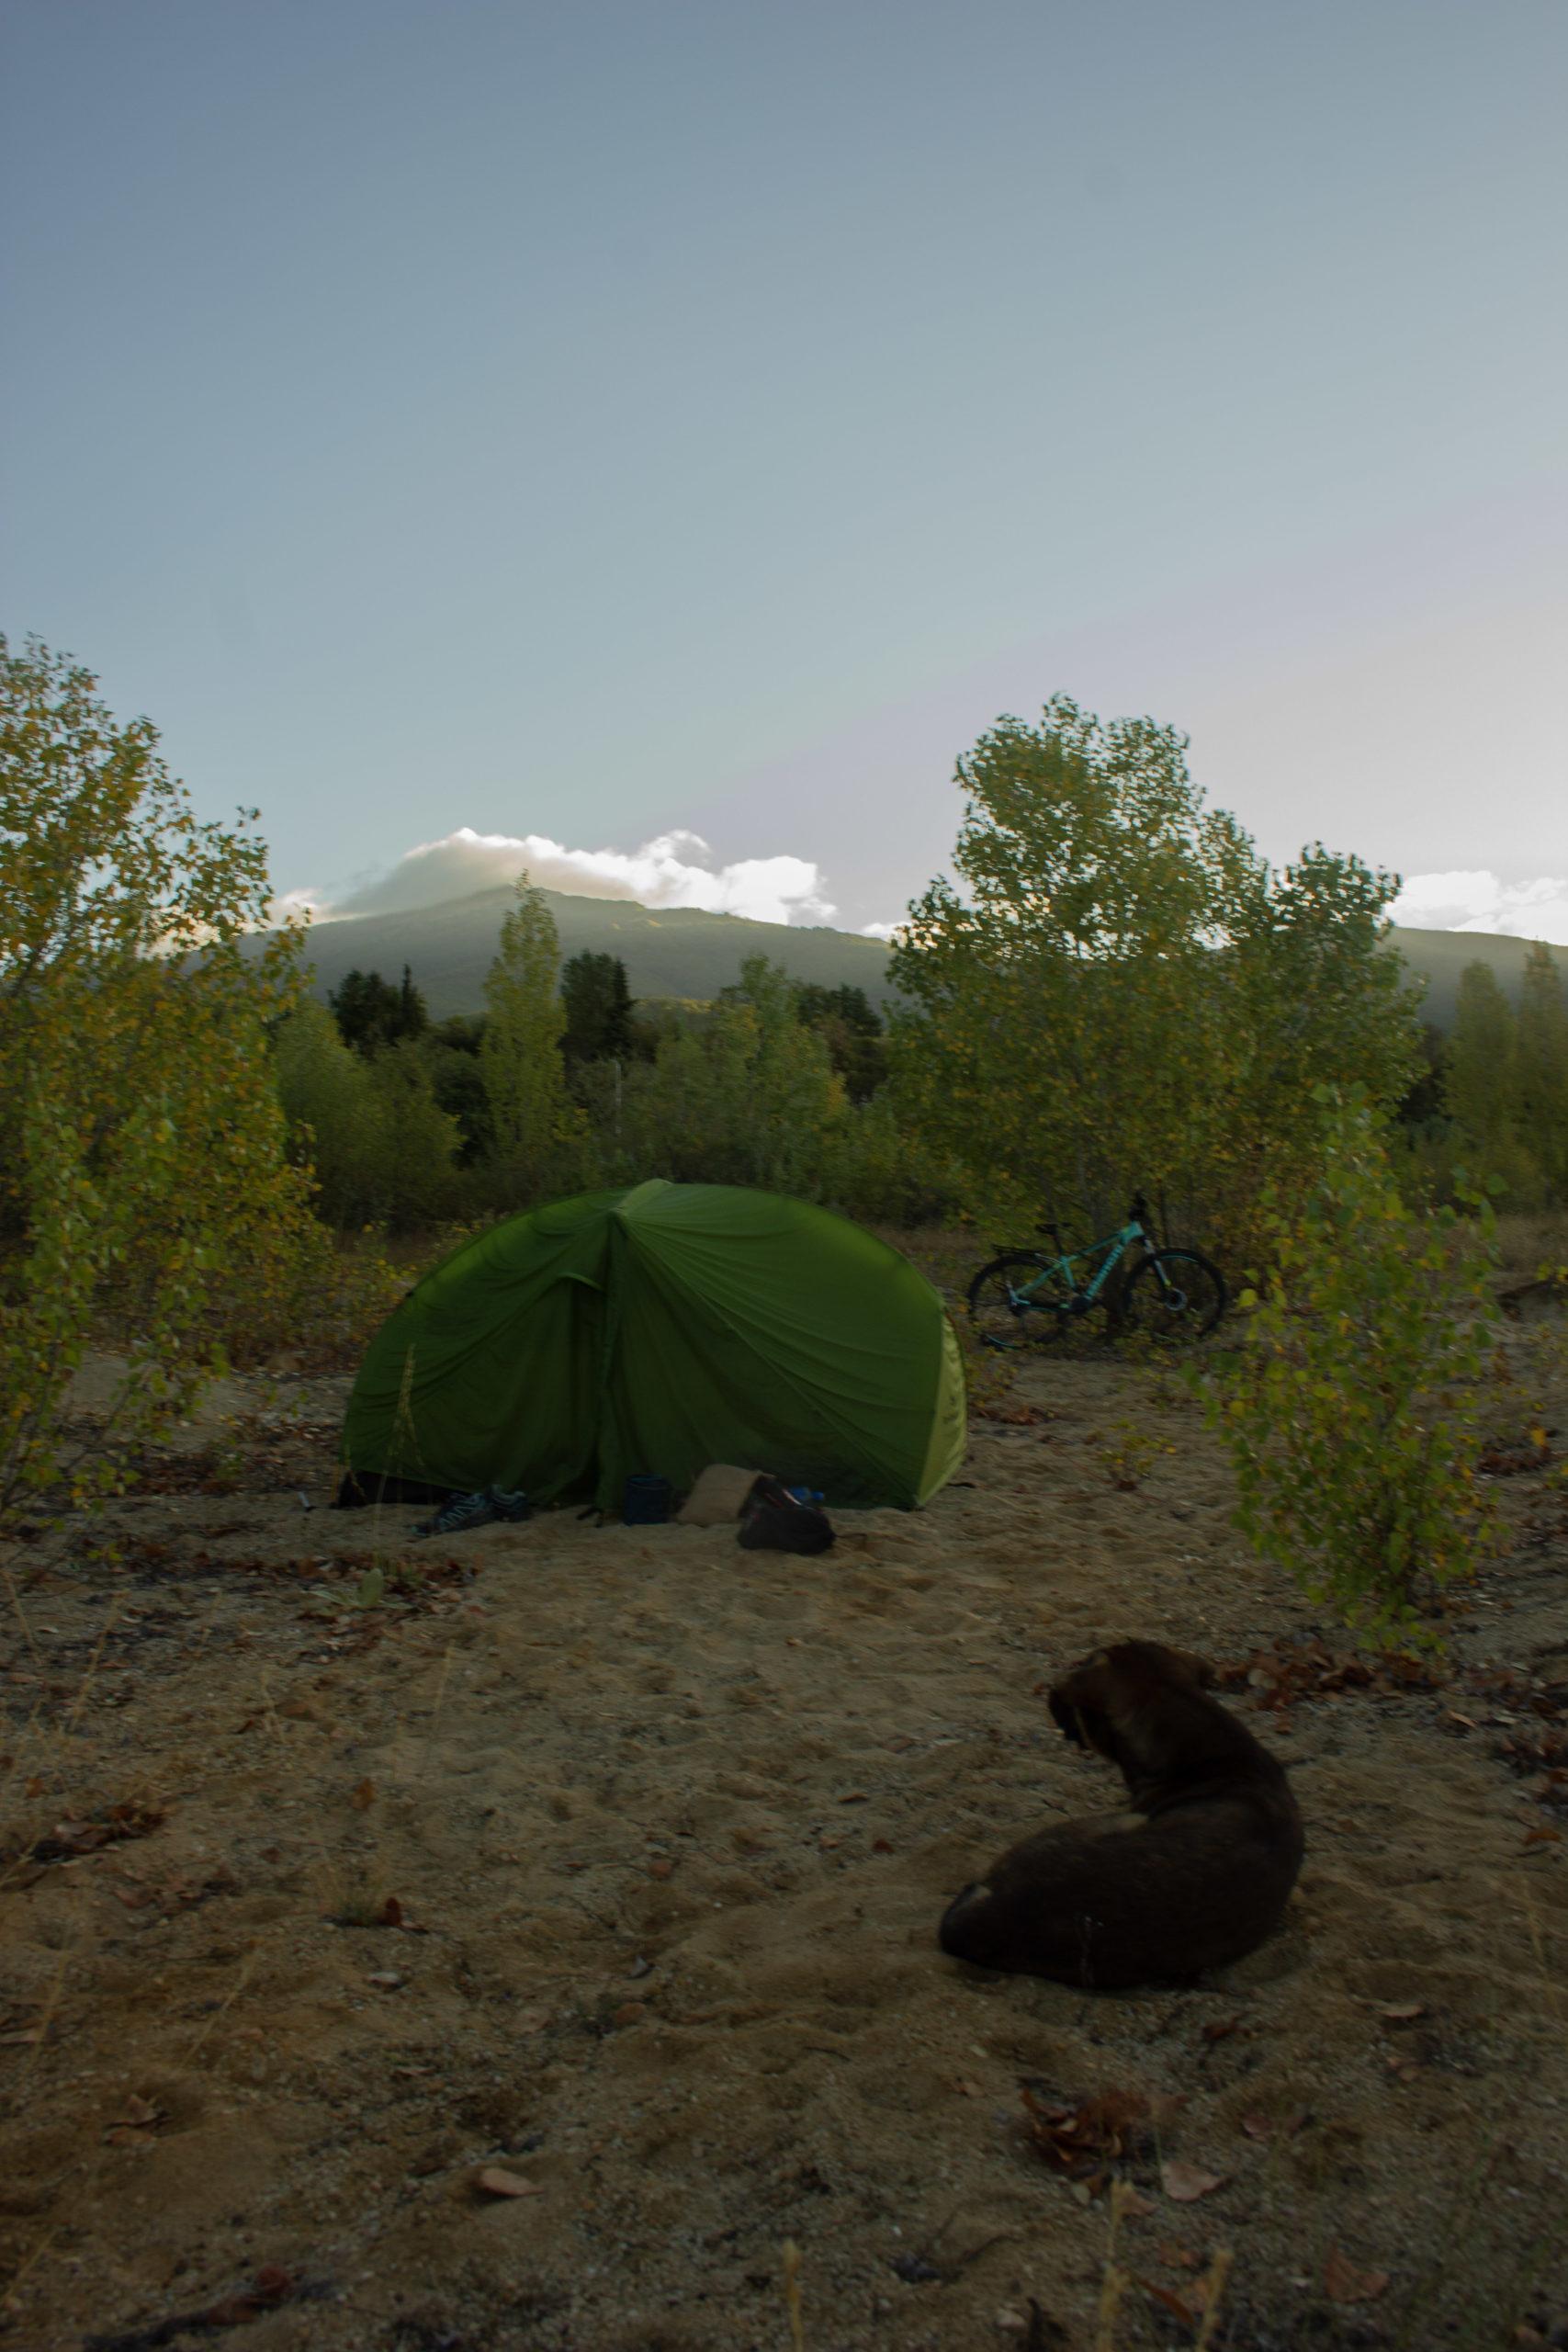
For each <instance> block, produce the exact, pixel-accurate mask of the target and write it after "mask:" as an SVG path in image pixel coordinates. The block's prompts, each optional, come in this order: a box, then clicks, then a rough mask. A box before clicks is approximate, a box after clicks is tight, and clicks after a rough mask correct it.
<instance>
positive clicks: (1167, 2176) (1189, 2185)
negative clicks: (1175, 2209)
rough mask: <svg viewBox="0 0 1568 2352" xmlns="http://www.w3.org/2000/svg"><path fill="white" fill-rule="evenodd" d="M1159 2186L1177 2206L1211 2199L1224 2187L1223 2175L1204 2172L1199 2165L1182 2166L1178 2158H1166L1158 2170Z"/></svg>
mask: <svg viewBox="0 0 1568 2352" xmlns="http://www.w3.org/2000/svg"><path fill="white" fill-rule="evenodd" d="M1159 2177H1160V2186H1161V2188H1163V2189H1164V2190H1165V2193H1166V2195H1167V2196H1168V2197H1169V2198H1172V2199H1174V2200H1175V2201H1176V2203H1177V2204H1178V2205H1190V2204H1193V2203H1194V2202H1195V2201H1196V2200H1197V2199H1199V2198H1200V2197H1212V2196H1213V2192H1214V2190H1215V2189H1216V2188H1224V2174H1223V2173H1217V2172H1205V2171H1204V2170H1203V2168H1202V2166H1201V2165H1190V2164H1184V2163H1183V2162H1182V2160H1181V2158H1180V2157H1179V2156H1168V2157H1167V2158H1166V2160H1165V2162H1164V2164H1162V2165H1161V2166H1160V2168H1159Z"/></svg>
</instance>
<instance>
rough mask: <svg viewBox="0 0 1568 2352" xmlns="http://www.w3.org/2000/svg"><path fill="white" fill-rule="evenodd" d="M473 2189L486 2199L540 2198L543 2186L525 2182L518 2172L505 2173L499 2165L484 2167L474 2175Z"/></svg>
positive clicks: (528, 2181) (541, 2183) (535, 2182)
mask: <svg viewBox="0 0 1568 2352" xmlns="http://www.w3.org/2000/svg"><path fill="white" fill-rule="evenodd" d="M474 2187H475V2188H477V2189H479V2191H480V2192H481V2194H482V2195H484V2196H486V2197H542V2196H543V2195H544V2193H545V2189H544V2184H543V2182H542V2181H537V2180H525V2179H524V2177H523V2175H522V2174H521V2173H520V2172H507V2171H506V2170H505V2168H504V2167H503V2166H502V2165H484V2166H482V2167H481V2169H480V2170H479V2172H477V2173H476V2174H475V2175H474Z"/></svg>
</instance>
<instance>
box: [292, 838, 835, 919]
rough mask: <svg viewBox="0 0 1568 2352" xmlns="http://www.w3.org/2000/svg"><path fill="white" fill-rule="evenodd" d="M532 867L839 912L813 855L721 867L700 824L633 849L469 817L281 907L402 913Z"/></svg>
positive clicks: (658, 902) (627, 884)
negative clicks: (572, 842)
mask: <svg viewBox="0 0 1568 2352" xmlns="http://www.w3.org/2000/svg"><path fill="white" fill-rule="evenodd" d="M525 869H526V870H527V873H528V875H529V877H530V879H531V880H533V881H534V882H536V883H537V884H538V885H539V886H540V888H543V889H547V890H564V891H566V892H568V893H569V894H570V896H572V897H574V898H585V899H636V900H637V902H638V903H639V904H640V905H642V906H645V907H700V908H702V909H704V910H705V911H706V912H707V913H709V914H731V915H745V916H747V917H749V918H750V921H752V922H786V923H830V922H832V920H833V915H834V911H835V910H834V908H833V906H832V904H831V902H830V901H829V899H828V898H827V897H826V896H825V895H824V890H823V876H822V872H821V869H820V867H819V866H818V865H817V864H816V863H815V861H814V860H813V859H810V858H805V857H784V856H780V857H743V858H738V859H736V860H735V861H734V862H733V863H731V864H730V865H718V866H716V865H714V864H713V853H712V851H711V850H710V849H709V847H708V844H707V842H705V841H704V840H703V838H702V836H701V834H700V833H691V832H669V833H660V834H658V835H657V836H656V837H655V838H654V839H653V840H652V841H649V842H643V844H642V846H641V847H640V848H639V849H635V850H631V851H626V850H617V849H569V848H568V847H567V846H566V844H565V843H564V842H556V841H551V840H550V839H549V838H548V836H547V834H544V833H522V834H513V833H476V832H475V831H473V829H472V828H471V827H470V826H468V825H459V826H458V828H457V831H455V832H451V833H447V834H446V835H444V836H443V838H442V839H441V840H440V841H434V842H420V843H419V845H418V847H417V848H414V849H411V850H408V851H406V852H405V853H404V854H403V855H402V856H401V857H400V858H399V860H398V862H397V864H396V865H394V866H392V867H391V868H390V870H389V872H388V873H386V874H384V875H381V876H378V877H377V879H376V880H375V881H373V882H368V883H366V884H364V885H362V886H361V887H359V888H355V889H353V890H351V891H349V892H348V893H347V894H346V896H344V897H343V898H342V899H328V898H326V897H325V896H323V894H322V893H321V892H320V891H317V890H312V889H299V890H290V891H289V892H288V893H287V895H286V896H285V897H284V898H282V899H279V900H278V902H277V905H278V909H279V910H280V912H285V913H286V912H288V911H289V910H294V909H297V910H300V911H301V912H303V911H307V910H308V911H309V912H310V913H311V914H312V915H314V916H315V917H317V918H318V919H319V920H327V919H329V918H336V917H339V916H344V915H372V914H376V915H378V914H393V913H400V912H402V911H404V910H408V909H412V908H416V907H432V906H436V905H439V904H440V902H441V901H442V900H443V899H457V898H461V897H463V896H464V895H465V894H466V893H468V891H471V890H486V889H493V888H495V887H496V886H497V885H498V884H502V883H508V882H513V881H515V879H516V877H517V876H518V875H519V874H521V873H522V872H523V871H524V870H525Z"/></svg>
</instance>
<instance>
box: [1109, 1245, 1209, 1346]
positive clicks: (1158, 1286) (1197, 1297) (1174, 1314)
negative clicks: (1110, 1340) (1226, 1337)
mask: <svg viewBox="0 0 1568 2352" xmlns="http://www.w3.org/2000/svg"><path fill="white" fill-rule="evenodd" d="M1228 1300H1229V1293H1228V1292H1227V1290H1226V1288H1225V1278H1224V1274H1222V1273H1221V1272H1220V1270H1219V1268H1218V1266H1216V1265H1215V1264H1214V1263H1213V1260H1212V1259H1209V1258H1205V1257H1204V1256H1203V1254H1202V1252H1201V1250H1154V1251H1153V1252H1152V1253H1151V1254H1150V1256H1148V1257H1147V1258H1143V1259H1140V1260H1139V1261H1138V1263H1137V1264H1136V1265H1135V1266H1134V1269H1133V1271H1132V1272H1131V1273H1130V1274H1129V1275H1128V1277H1127V1279H1126V1281H1125V1282H1124V1283H1122V1295H1121V1296H1120V1298H1119V1299H1118V1301H1117V1306H1116V1329H1117V1332H1118V1335H1119V1336H1120V1337H1122V1338H1144V1339H1148V1340H1154V1341H1155V1342H1156V1344H1158V1345H1160V1346H1164V1347H1191V1346H1192V1345H1193V1344H1194V1343H1195V1342H1196V1341H1197V1340H1202V1339H1206V1338H1207V1337H1208V1335H1209V1333H1210V1332H1211V1331H1212V1330H1213V1329H1214V1326H1215V1325H1216V1324H1217V1323H1218V1322H1219V1320H1220V1317H1222V1316H1223V1315H1224V1311H1225V1307H1226V1305H1227V1303H1228Z"/></svg>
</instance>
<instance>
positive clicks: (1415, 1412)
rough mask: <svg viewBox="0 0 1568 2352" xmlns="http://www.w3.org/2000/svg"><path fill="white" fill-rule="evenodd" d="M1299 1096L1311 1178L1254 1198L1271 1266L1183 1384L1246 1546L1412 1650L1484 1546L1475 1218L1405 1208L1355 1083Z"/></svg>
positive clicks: (1483, 1228) (1481, 1304)
mask: <svg viewBox="0 0 1568 2352" xmlns="http://www.w3.org/2000/svg"><path fill="white" fill-rule="evenodd" d="M1316 1100H1317V1103H1318V1105H1319V1109H1320V1114H1321V1115H1323V1116H1324V1118H1325V1135H1324V1148H1323V1149H1322V1151H1321V1152H1320V1153H1319V1155H1318V1159H1319V1174H1318V1177H1317V1181H1316V1182H1315V1183H1314V1185H1313V1186H1312V1187H1311V1188H1310V1190H1309V1191H1308V1192H1307V1193H1306V1194H1305V1195H1304V1197H1303V1195H1302V1193H1300V1191H1299V1189H1298V1188H1296V1187H1295V1186H1293V1185H1292V1186H1291V1187H1290V1188H1289V1189H1287V1190H1285V1191H1274V1192H1270V1193H1269V1194H1268V1195H1267V1196H1266V1200H1265V1212H1266V1216H1265V1236H1266V1241H1267V1246H1268V1251H1269V1264H1270V1272H1269V1279H1268V1282H1267V1283H1266V1285H1265V1287H1264V1295H1263V1296H1262V1298H1261V1300H1260V1301H1258V1302H1256V1305H1257V1312H1256V1313H1255V1314H1254V1316H1253V1317H1252V1319H1251V1326H1250V1329H1249V1332H1248V1338H1247V1346H1246V1348H1245V1349H1244V1350H1242V1351H1239V1353H1238V1354H1237V1356H1236V1357H1235V1359H1234V1362H1233V1365H1232V1369H1231V1371H1230V1373H1229V1374H1228V1376H1225V1377H1222V1378H1220V1379H1218V1380H1214V1379H1208V1380H1205V1379H1203V1378H1201V1377H1200V1384H1199V1385H1200V1386H1201V1388H1202V1389H1203V1390H1204V1392H1205V1401H1206V1406H1207V1410H1208V1414H1209V1418H1210V1420H1211V1422H1212V1423H1213V1426H1215V1427H1216V1428H1218V1429H1219V1430H1222V1431H1223V1432H1224V1436H1225V1437H1226V1439H1227V1440H1228V1442H1229V1445H1230V1450H1231V1455H1232V1460H1233V1462H1234V1464H1235V1474H1236V1483H1237V1487H1238V1490H1239V1495H1240V1501H1239V1505H1238V1508H1237V1511H1236V1521H1237V1524H1238V1525H1239V1526H1240V1527H1241V1528H1242V1529H1243V1531H1244V1532H1246V1534H1247V1535H1248V1536H1249V1537H1250V1539H1251V1540H1252V1542H1253V1543H1254V1544H1255V1545H1256V1546H1257V1548H1258V1551H1259V1552H1261V1553H1262V1554H1263V1555H1265V1557H1267V1558H1269V1559H1272V1560H1275V1561H1278V1562H1279V1564H1280V1566H1283V1567H1284V1568H1286V1569H1287V1570H1288V1571H1289V1572H1290V1574H1291V1575H1292V1576H1293V1577H1295V1578H1296V1579H1297V1581H1298V1582H1299V1583H1300V1584H1301V1585H1302V1586H1303V1588H1304V1589H1305V1590H1306V1592H1307V1593H1308V1594H1309V1596H1310V1597H1311V1598H1312V1599H1313V1600H1319V1601H1327V1602H1330V1603H1332V1604H1333V1606H1334V1607H1335V1608H1336V1609H1337V1611H1339V1612H1340V1614H1341V1615H1342V1617H1343V1618H1344V1619H1345V1621H1346V1622H1347V1623H1348V1624H1350V1625H1351V1626H1353V1627H1354V1628H1355V1629H1356V1630H1357V1631H1358V1632H1359V1633H1360V1634H1363V1635H1365V1636H1366V1637H1367V1638H1369V1639H1371V1640H1372V1641H1375V1642H1380V1643H1388V1642H1393V1641H1404V1640H1411V1639H1415V1640H1417V1641H1423V1640H1427V1639H1429V1634H1428V1632H1427V1627H1426V1625H1425V1623H1424V1622H1423V1611H1424V1610H1425V1608H1426V1606H1427V1604H1428V1603H1429V1602H1430V1601H1431V1600H1432V1599H1433V1598H1434V1597H1435V1595H1436V1594H1437V1593H1438V1591H1439V1590H1440V1589H1441V1588H1442V1587H1443V1586H1445V1585H1447V1584H1448V1583H1450V1581H1452V1580H1453V1579H1454V1578H1456V1577H1468V1576H1470V1575H1472V1574H1473V1573H1474V1570H1475V1568H1476V1566H1477V1565H1478V1563H1479V1562H1480V1560H1481V1559H1482V1558H1483V1556H1484V1554H1485V1552H1486V1550H1487V1547H1488V1545H1489V1544H1490V1543H1491V1541H1492V1534H1493V1527H1494V1517H1495V1514H1494V1506H1493V1500H1492V1498H1491V1496H1490V1494H1489V1493H1488V1491H1487V1489H1486V1488H1485V1487H1484V1486H1483V1483H1482V1482H1480V1480H1479V1479H1478V1476H1477V1470H1478V1465H1479V1461H1480V1456H1481V1453H1482V1449H1483V1444H1484V1442H1485V1430H1484V1422H1483V1410H1482V1398H1483V1390H1482V1383H1483V1376H1484V1374H1485V1373H1486V1370H1487V1368H1488V1362H1489V1355H1490V1350H1491V1348H1492V1345H1493V1343H1494V1341H1495V1327H1494V1322H1493V1316H1492V1307H1491V1296H1490V1290H1489V1285H1488V1276H1489V1273H1490V1271H1491V1268H1492V1265H1493V1263H1494V1261H1495V1245H1494V1240H1493V1222H1492V1213H1491V1210H1490V1207H1489V1206H1487V1205H1486V1204H1483V1203H1473V1204H1471V1205H1473V1206H1475V1207H1477V1208H1478V1210H1479V1214H1478V1216H1461V1215H1460V1214H1458V1213H1457V1212H1456V1210H1455V1209H1453V1208H1451V1207H1445V1208H1441V1209H1438V1210H1437V1211H1436V1212H1433V1213H1430V1214H1423V1215H1413V1214H1412V1213H1411V1211H1410V1210H1409V1209H1408V1208H1407V1207H1406V1206H1405V1204H1404V1200H1403V1199H1402V1197H1401V1194H1400V1189H1399V1185H1398V1182H1397V1181H1396V1178H1395V1175H1394V1172H1393V1165H1392V1162H1391V1160H1390V1158H1389V1154H1388V1150H1387V1142H1388V1127H1387V1122H1386V1120H1385V1119H1384V1117H1383V1116H1382V1114H1380V1113H1379V1112H1378V1111H1377V1110H1376V1109H1375V1108H1374V1106H1373V1105H1372V1103H1371V1101H1370V1100H1369V1098H1368V1097H1367V1095H1366V1092H1365V1090H1363V1089H1359V1088H1354V1089H1351V1090H1350V1091H1348V1093H1347V1094H1345V1095H1343V1096H1341V1095H1339V1094H1337V1093H1336V1091H1335V1090H1333V1089H1331V1088H1329V1087H1326V1086H1324V1087H1320V1088H1318V1090H1317V1094H1316ZM1244 1303H1246V1302H1245V1300H1244Z"/></svg>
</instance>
